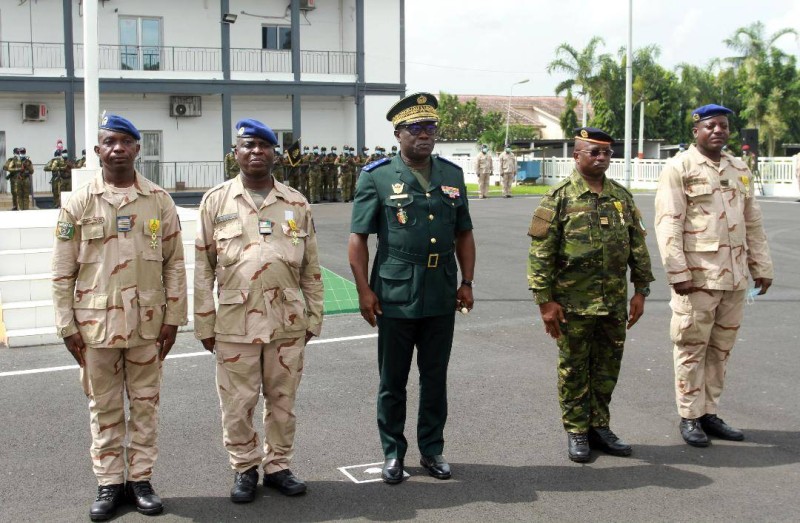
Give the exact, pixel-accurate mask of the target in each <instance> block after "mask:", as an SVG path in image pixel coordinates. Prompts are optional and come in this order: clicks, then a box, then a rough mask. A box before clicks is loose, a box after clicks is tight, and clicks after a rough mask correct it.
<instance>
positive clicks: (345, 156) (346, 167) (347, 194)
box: [336, 145, 356, 202]
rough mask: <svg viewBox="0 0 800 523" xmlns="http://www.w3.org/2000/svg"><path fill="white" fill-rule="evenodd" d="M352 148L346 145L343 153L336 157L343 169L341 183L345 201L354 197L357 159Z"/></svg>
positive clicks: (338, 165)
mask: <svg viewBox="0 0 800 523" xmlns="http://www.w3.org/2000/svg"><path fill="white" fill-rule="evenodd" d="M351 151H352V149H351V148H350V147H348V146H347V145H345V146H344V150H343V152H342V155H341V156H340V157H339V158H337V159H336V165H337V167H338V168H339V169H341V171H342V177H341V182H340V185H341V187H342V200H343V201H345V202H349V201H352V199H353V192H352V189H353V178H355V175H356V160H355V158H353V156H352V154H351Z"/></svg>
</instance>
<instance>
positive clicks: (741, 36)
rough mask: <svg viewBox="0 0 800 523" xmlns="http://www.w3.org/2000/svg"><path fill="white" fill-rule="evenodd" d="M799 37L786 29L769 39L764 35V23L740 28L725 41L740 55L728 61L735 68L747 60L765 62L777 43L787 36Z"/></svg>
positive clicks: (793, 30) (754, 23)
mask: <svg viewBox="0 0 800 523" xmlns="http://www.w3.org/2000/svg"><path fill="white" fill-rule="evenodd" d="M788 34H791V35H794V36H795V37H797V36H798V34H797V31H796V30H795V29H792V28H791V27H784V28H783V29H780V30H778V31H775V32H774V33H772V34H771V35H770V36H769V38H767V37H766V35H765V34H764V23H763V22H760V21H759V22H753V23H752V24H750V25H749V26H747V27H740V28H739V29H737V30H736V32H734V33H733V36H731V37H730V38H726V39H725V40H723V42H724V43H725V45H727V46H728V47H729V48H730V49H731V50H733V51H736V52H738V53H740V54H739V55H738V56H731V57H729V58H727V59H726V61H727V62H728V63H730V64H731V65H733V66H734V67H739V66H741V65H743V64H744V63H745V62H747V60H750V59H755V60H759V61H760V60H763V59H765V58H766V57H767V55H768V54H769V52H770V50H771V49H772V47H773V46H774V45H775V42H776V41H777V40H778V39H779V38H780V37H782V36H785V35H788Z"/></svg>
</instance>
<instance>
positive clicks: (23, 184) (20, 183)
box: [9, 147, 33, 211]
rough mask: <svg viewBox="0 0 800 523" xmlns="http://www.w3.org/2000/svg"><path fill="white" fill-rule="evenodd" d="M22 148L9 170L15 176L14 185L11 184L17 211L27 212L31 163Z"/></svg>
mask: <svg viewBox="0 0 800 523" xmlns="http://www.w3.org/2000/svg"><path fill="white" fill-rule="evenodd" d="M27 154H28V153H27V151H26V150H25V148H24V147H20V148H19V159H18V161H17V162H16V163H15V164H14V166H12V169H10V170H9V172H10V173H15V174H16V183H15V184H12V188H13V189H14V196H16V197H17V198H16V199H17V209H19V210H20V211H27V210H28V209H30V208H31V184H32V180H31V178H32V177H33V162H31V159H30V158H28V156H27Z"/></svg>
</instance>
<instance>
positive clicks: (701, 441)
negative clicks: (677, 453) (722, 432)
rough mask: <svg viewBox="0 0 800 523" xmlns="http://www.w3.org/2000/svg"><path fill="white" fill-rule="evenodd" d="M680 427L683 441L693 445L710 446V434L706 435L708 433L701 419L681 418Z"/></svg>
mask: <svg viewBox="0 0 800 523" xmlns="http://www.w3.org/2000/svg"><path fill="white" fill-rule="evenodd" d="M680 429H681V436H682V437H683V441H685V442H686V443H688V444H689V445H691V446H693V447H708V445H709V441H708V436H706V433H705V432H704V431H703V427H702V426H701V425H700V423H699V420H696V419H688V418H681V424H680Z"/></svg>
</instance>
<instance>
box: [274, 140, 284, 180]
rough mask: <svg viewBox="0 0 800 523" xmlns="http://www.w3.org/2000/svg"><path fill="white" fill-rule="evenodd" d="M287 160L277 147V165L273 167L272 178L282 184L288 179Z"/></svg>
mask: <svg viewBox="0 0 800 523" xmlns="http://www.w3.org/2000/svg"><path fill="white" fill-rule="evenodd" d="M286 163H287V162H286V159H285V158H284V157H283V153H281V148H280V147H279V146H277V145H276V146H275V164H274V165H273V166H272V176H273V177H274V178H275V179H276V180H278V181H279V182H281V183H284V180H285V179H286Z"/></svg>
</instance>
